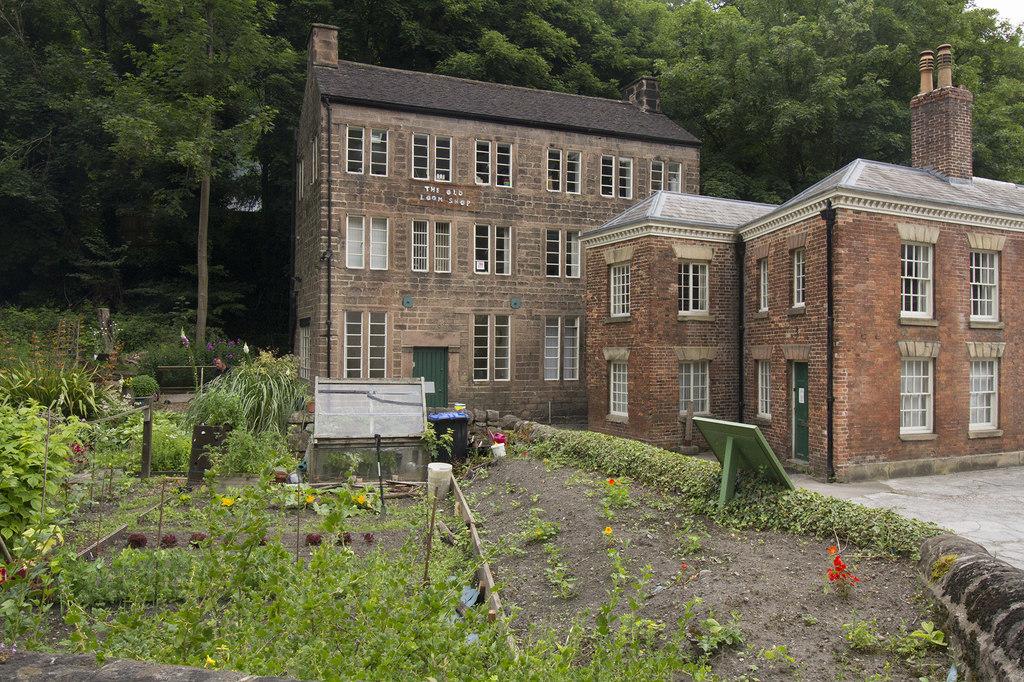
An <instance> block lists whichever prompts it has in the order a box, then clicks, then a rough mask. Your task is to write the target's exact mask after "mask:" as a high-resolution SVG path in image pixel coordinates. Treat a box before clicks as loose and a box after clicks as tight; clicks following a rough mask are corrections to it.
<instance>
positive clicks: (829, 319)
mask: <svg viewBox="0 0 1024 682" xmlns="http://www.w3.org/2000/svg"><path fill="white" fill-rule="evenodd" d="M821 217H822V219H823V220H824V221H825V296H826V299H827V303H828V312H827V313H826V316H825V392H826V396H825V409H826V414H827V416H826V421H827V426H828V430H827V435H826V453H825V476H826V478H827V479H828V480H829V481H834V480H835V478H836V470H835V459H834V458H835V443H834V442H833V439H832V426H833V423H834V421H835V402H836V398H835V394H834V391H833V384H834V376H833V375H834V371H833V366H834V364H835V359H834V357H833V355H834V354H835V314H834V306H835V287H834V286H833V285H832V273H833V253H832V251H833V244H834V233H835V228H836V209H834V208H832V200H831V199H828V200H826V201H825V210H824V211H822V212H821Z"/></svg>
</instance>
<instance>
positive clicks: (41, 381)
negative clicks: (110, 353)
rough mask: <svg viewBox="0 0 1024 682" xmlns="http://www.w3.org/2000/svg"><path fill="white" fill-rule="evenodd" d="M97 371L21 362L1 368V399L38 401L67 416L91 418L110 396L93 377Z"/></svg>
mask: <svg viewBox="0 0 1024 682" xmlns="http://www.w3.org/2000/svg"><path fill="white" fill-rule="evenodd" d="M94 378H95V375H94V374H93V373H92V372H89V371H86V370H85V369H82V368H80V367H68V368H61V367H47V366H43V365H39V364H28V363H20V364H18V365H17V366H15V367H11V368H8V369H0V400H4V399H6V400H7V401H8V402H10V403H13V404H14V405H28V404H30V403H31V402H33V401H35V402H37V403H39V404H40V405H44V406H52V407H53V409H55V410H56V411H58V412H60V413H61V414H63V415H64V416H66V417H68V416H75V417H81V418H83V419H91V418H92V417H94V416H95V415H96V412H97V410H99V408H100V407H101V406H102V404H103V402H104V401H105V400H106V399H107V398H108V397H109V396H108V394H107V392H106V391H104V390H103V389H101V388H99V387H98V386H97V385H96V384H95V383H93V379H94Z"/></svg>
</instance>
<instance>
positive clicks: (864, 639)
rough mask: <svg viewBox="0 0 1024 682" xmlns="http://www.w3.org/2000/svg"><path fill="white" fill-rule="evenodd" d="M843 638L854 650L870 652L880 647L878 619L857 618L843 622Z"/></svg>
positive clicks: (880, 638) (881, 640) (880, 637)
mask: <svg viewBox="0 0 1024 682" xmlns="http://www.w3.org/2000/svg"><path fill="white" fill-rule="evenodd" d="M843 638H844V639H846V643H847V644H849V645H850V648H851V649H853V650H854V651H860V652H863V653H872V652H875V651H878V650H879V649H880V648H881V647H882V642H883V639H882V636H881V635H880V634H878V621H876V620H875V619H871V620H858V621H854V622H853V623H844V624H843Z"/></svg>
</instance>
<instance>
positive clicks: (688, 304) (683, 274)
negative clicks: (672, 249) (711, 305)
mask: <svg viewBox="0 0 1024 682" xmlns="http://www.w3.org/2000/svg"><path fill="white" fill-rule="evenodd" d="M709 270H710V268H709V264H708V262H707V261H689V260H684V261H681V262H680V263H679V266H678V270H677V274H678V277H677V282H676V286H677V292H676V293H677V296H676V298H677V302H678V308H679V314H680V315H707V314H708V276H709V275H708V271H709ZM694 277H696V280H697V283H696V287H694V285H693V279H694ZM687 279H688V280H689V286H684V282H685V281H686V280H687ZM694 289H696V294H695V293H694ZM687 290H688V291H689V292H690V293H689V296H684V295H683V292H684V291H687Z"/></svg>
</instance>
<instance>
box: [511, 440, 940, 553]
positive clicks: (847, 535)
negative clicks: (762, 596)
mask: <svg viewBox="0 0 1024 682" xmlns="http://www.w3.org/2000/svg"><path fill="white" fill-rule="evenodd" d="M530 454H531V455H532V456H534V457H539V458H547V459H550V460H552V461H554V462H558V463H561V464H569V465H573V466H578V467H581V468H585V469H590V470H595V471H600V472H603V473H604V474H606V475H612V476H629V477H630V478H633V479H635V480H636V481H639V482H641V483H646V484H647V485H651V486H655V487H657V488H660V489H662V490H665V491H668V492H673V493H676V494H677V495H678V496H679V501H680V502H681V503H683V504H685V505H687V506H688V507H689V508H690V510H691V511H693V512H695V513H700V514H705V515H707V516H709V517H711V518H712V519H714V520H715V521H717V522H718V523H720V524H722V525H724V526H728V527H730V528H737V529H751V530H778V531H784V532H789V533H796V534H807V535H814V536H818V537H822V538H829V539H831V538H833V537H834V536H835V535H837V534H838V536H839V537H840V538H843V539H845V540H848V541H849V542H851V543H853V544H854V545H857V546H859V547H862V548H864V549H873V550H876V551H879V552H882V553H886V554H896V555H903V556H910V557H916V556H917V555H918V552H919V549H920V545H921V542H923V541H924V540H925V539H926V538H928V537H931V536H933V535H936V534H938V533H939V532H941V531H942V529H941V528H940V527H939V526H937V525H935V524H932V523H926V522H924V521H918V520H916V519H908V518H905V517H903V516H900V515H899V514H897V513H896V512H894V511H892V510H889V509H871V508H869V507H865V506H863V505H860V504H857V503H855V502H849V501H847V500H839V499H836V498H834V497H829V496H828V495H822V494H821V493H817V492H812V491H810V490H805V489H803V488H798V489H796V490H780V489H779V488H777V487H774V486H771V485H769V484H767V483H765V482H763V481H759V480H757V479H756V478H753V477H743V478H742V479H741V480H740V481H739V485H738V486H737V493H736V498H735V499H734V500H733V501H732V502H730V503H729V504H728V505H726V506H725V508H723V509H718V506H717V502H718V483H719V477H720V474H721V467H720V466H719V465H718V464H717V463H716V462H709V461H707V460H704V459H699V458H696V457H688V456H686V455H680V454H678V453H675V452H670V451H668V450H662V449H661V448H657V447H654V446H653V445H647V444H646V443H641V442H639V441H635V440H630V439H627V438H618V437H615V436H607V435H604V434H599V433H592V432H589V431H569V430H558V431H556V432H554V433H552V434H551V435H550V436H548V437H547V438H546V439H545V440H543V441H541V442H539V443H534V444H533V445H532V446H531V448H530Z"/></svg>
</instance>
